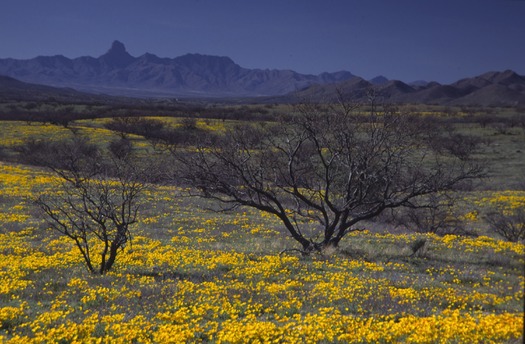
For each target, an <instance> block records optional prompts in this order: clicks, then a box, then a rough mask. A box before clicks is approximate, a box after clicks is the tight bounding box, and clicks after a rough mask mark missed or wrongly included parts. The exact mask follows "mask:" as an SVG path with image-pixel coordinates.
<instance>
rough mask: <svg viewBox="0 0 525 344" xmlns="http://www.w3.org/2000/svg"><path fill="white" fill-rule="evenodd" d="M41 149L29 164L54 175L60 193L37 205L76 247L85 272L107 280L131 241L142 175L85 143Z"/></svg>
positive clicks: (40, 199)
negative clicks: (37, 163)
mask: <svg viewBox="0 0 525 344" xmlns="http://www.w3.org/2000/svg"><path fill="white" fill-rule="evenodd" d="M42 147H44V148H42ZM42 147H41V149H40V151H33V152H32V157H31V159H33V160H34V161H35V162H39V163H40V164H43V165H45V166H47V167H49V168H50V169H51V170H52V171H53V172H54V174H55V175H56V177H57V180H58V187H57V190H56V192H53V193H51V194H42V195H41V196H40V197H38V199H37V200H36V204H37V205H38V206H39V208H40V209H41V210H42V213H43V214H44V216H45V218H46V220H47V222H48V224H49V226H50V227H51V228H53V229H55V230H56V231H58V232H59V233H61V234H62V235H65V236H67V237H69V238H70V239H72V240H73V241H74V242H75V244H76V246H77V247H78V249H79V250H80V253H81V254H82V257H83V259H84V262H85V264H86V266H87V268H88V270H89V271H90V272H91V273H93V274H105V273H106V272H107V271H109V270H110V269H111V268H112V267H113V265H114V263H115V260H116V258H117V255H118V252H119V250H121V249H124V247H125V246H126V244H127V243H129V242H130V241H131V231H130V226H131V225H133V224H134V223H135V222H136V221H137V216H138V211H139V202H138V201H139V197H140V195H141V193H142V191H143V190H144V188H145V186H146V184H145V183H144V181H143V179H142V178H141V176H140V174H141V172H140V171H138V170H137V168H136V167H135V166H134V165H133V164H131V161H130V160H125V159H123V158H119V157H114V156H113V157H110V158H107V157H104V156H103V155H102V154H101V152H100V151H99V149H97V147H95V146H93V145H90V144H89V143H87V142H86V141H85V140H83V139H79V138H77V139H75V140H73V141H66V142H60V143H54V144H49V143H48V144H45V145H43V146H42ZM97 265H98V266H97Z"/></svg>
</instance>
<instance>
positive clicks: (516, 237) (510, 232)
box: [484, 207, 525, 242]
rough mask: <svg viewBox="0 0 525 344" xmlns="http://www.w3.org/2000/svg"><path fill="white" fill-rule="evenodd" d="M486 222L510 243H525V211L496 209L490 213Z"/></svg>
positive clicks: (521, 208) (486, 216)
mask: <svg viewBox="0 0 525 344" xmlns="http://www.w3.org/2000/svg"><path fill="white" fill-rule="evenodd" d="M484 218H485V221H487V223H488V224H489V226H490V228H491V229H492V230H493V231H494V232H495V233H497V234H499V235H501V236H502V237H503V238H505V239H506V240H508V241H512V242H519V241H525V209H523V207H520V208H516V209H502V208H499V209H498V208H496V209H492V210H491V211H489V212H488V213H487V214H486V215H485V216H484Z"/></svg>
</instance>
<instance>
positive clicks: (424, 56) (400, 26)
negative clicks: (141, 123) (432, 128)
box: [0, 0, 525, 83]
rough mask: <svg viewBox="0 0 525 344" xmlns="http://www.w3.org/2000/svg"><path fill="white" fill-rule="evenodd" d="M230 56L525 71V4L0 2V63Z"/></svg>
mask: <svg viewBox="0 0 525 344" xmlns="http://www.w3.org/2000/svg"><path fill="white" fill-rule="evenodd" d="M113 40H120V41H121V42H123V43H124V44H125V45H126V48H127V50H128V52H129V53H130V54H131V55H133V56H140V55H142V54H144V53H146V52H150V53H153V54H155V55H158V56H160V57H176V56H180V55H183V54H186V53H200V54H209V55H219V56H229V57H231V58H232V59H233V60H234V61H235V62H236V63H238V64H239V65H241V66H242V67H246V68H262V69H266V68H268V69H293V70H295V71H298V72H300V73H312V74H318V73H321V72H335V71H339V70H348V71H350V72H352V73H354V74H356V75H359V76H362V77H364V78H367V79H369V78H373V77H375V76H377V75H380V74H382V75H384V76H386V77H388V78H390V79H399V80H403V81H407V82H409V81H414V80H418V79H424V80H435V81H439V82H442V83H450V82H453V81H456V80H458V79H460V78H463V77H470V76H475V75H478V74H481V73H484V72H487V71H494V70H505V69H513V70H514V71H516V72H518V73H520V74H522V75H523V74H525V1H524V0H439V1H436V0H258V1H256V0H126V1H124V0H46V1H44V0H1V2H0V57H1V58H6V57H13V58H19V59H27V58H33V57H36V56H38V55H57V54H61V55H65V56H67V57H69V58H74V57H79V56H85V55H90V56H95V57H97V56H100V55H102V54H104V53H105V52H106V51H107V50H108V49H109V47H110V46H111V43H112V42H113Z"/></svg>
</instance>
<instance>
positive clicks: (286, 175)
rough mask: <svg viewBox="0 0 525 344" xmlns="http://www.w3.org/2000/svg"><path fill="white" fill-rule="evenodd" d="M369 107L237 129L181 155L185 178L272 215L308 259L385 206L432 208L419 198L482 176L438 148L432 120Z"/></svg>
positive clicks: (305, 110) (310, 108) (302, 114)
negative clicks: (217, 140) (313, 226)
mask: <svg viewBox="0 0 525 344" xmlns="http://www.w3.org/2000/svg"><path fill="white" fill-rule="evenodd" d="M367 109H368V110H367V111H366V113H361V112H360V108H359V107H357V106H356V105H355V104H351V103H346V102H344V101H340V102H339V104H337V106H318V105H314V104H306V105H305V104H302V105H300V106H298V107H297V111H296V114H295V116H292V117H290V116H287V117H286V118H287V119H286V120H283V121H281V122H280V123H278V124H277V125H256V124H251V125H246V126H239V127H236V128H235V129H233V130H231V131H230V132H229V133H227V135H225V136H224V137H223V139H222V140H221V141H219V142H215V144H213V145H211V144H210V145H201V146H200V147H199V148H198V149H197V151H196V152H194V153H190V152H186V153H184V154H182V155H181V157H180V160H181V161H182V162H183V164H182V166H185V167H186V170H185V172H184V171H183V172H182V174H183V176H184V178H185V180H186V181H188V182H189V183H190V184H191V185H192V186H194V187H196V188H197V189H198V190H200V195H201V196H203V197H207V198H212V199H216V200H219V201H220V202H223V203H224V204H225V205H226V207H225V208H230V207H233V208H234V207H237V206H248V207H253V208H256V209H258V210H260V211H263V212H267V213H271V214H274V215H275V216H277V217H278V218H279V219H280V220H281V221H282V224H283V225H284V227H285V228H286V230H287V231H288V232H289V234H290V235H291V236H292V237H293V238H294V239H295V240H296V241H297V242H298V243H299V244H300V245H301V247H302V248H301V251H302V252H303V253H304V254H308V253H310V252H313V251H323V250H324V249H325V248H327V247H330V246H332V247H337V246H338V244H339V242H340V241H341V239H342V238H343V237H344V236H345V235H346V234H348V233H349V232H352V231H355V230H357V229H358V228H357V227H356V225H357V224H359V223H360V222H362V221H364V220H369V219H372V218H374V217H376V216H378V215H380V214H381V213H382V212H383V211H385V210H387V209H393V208H398V207H422V206H428V205H426V204H424V202H423V201H422V199H424V197H425V196H427V195H431V194H435V193H444V192H449V191H454V190H455V189H456V188H458V187H462V185H464V184H465V182H468V181H470V180H471V179H474V178H478V177H480V176H481V175H482V170H481V168H480V167H479V166H477V165H475V164H473V163H472V162H471V161H470V159H469V157H468V154H467V152H465V151H464V150H455V149H451V147H447V149H443V147H441V146H440V145H439V144H436V142H439V139H440V134H439V128H437V127H436V126H434V125H433V124H432V123H430V122H428V121H420V120H418V118H417V117H414V116H407V115H402V114H399V113H397V111H395V109H388V108H386V107H381V108H378V107H377V106H376V105H374V106H371V107H370V106H369V107H368V108H367ZM447 144H448V143H447ZM458 151H460V153H461V154H458V155H456V152H458ZM416 200H418V202H415V201H416ZM228 205H229V206H228ZM312 223H316V224H317V226H316V227H315V228H313V229H312V226H311V224H312Z"/></svg>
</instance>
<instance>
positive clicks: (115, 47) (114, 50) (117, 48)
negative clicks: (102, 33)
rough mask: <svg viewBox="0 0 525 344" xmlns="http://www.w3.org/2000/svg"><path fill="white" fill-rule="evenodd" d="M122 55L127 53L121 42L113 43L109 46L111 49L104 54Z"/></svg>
mask: <svg viewBox="0 0 525 344" xmlns="http://www.w3.org/2000/svg"><path fill="white" fill-rule="evenodd" d="M122 53H126V54H127V53H128V52H127V51H126V46H125V45H124V43H122V42H121V41H117V40H115V41H113V43H112V44H111V48H110V49H109V50H108V52H107V53H106V54H122Z"/></svg>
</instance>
